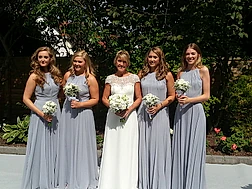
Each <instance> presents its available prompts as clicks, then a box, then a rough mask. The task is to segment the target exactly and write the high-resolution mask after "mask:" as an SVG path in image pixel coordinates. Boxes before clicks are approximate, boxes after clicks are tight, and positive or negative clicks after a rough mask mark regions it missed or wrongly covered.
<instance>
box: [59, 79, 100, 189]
mask: <svg viewBox="0 0 252 189" xmlns="http://www.w3.org/2000/svg"><path fill="white" fill-rule="evenodd" d="M67 83H73V84H75V85H78V87H79V89H80V90H81V91H80V92H79V95H78V100H79V101H80V102H83V101H87V100H89V99H90V94H89V88H88V85H87V81H86V78H85V76H82V75H80V76H75V75H73V76H70V77H69V78H68V80H67ZM58 167H59V168H58V173H59V178H58V179H59V181H58V183H59V185H58V188H60V189H65V188H67V189H94V188H96V186H97V184H98V164H97V148H96V131H95V122H94V116H93V111H92V109H91V108H76V109H72V108H71V102H70V101H69V100H68V99H67V98H66V100H65V102H64V105H63V108H62V116H61V120H60V140H59V156H58Z"/></svg>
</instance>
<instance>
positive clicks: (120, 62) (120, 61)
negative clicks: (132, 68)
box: [115, 56, 129, 72]
mask: <svg viewBox="0 0 252 189" xmlns="http://www.w3.org/2000/svg"><path fill="white" fill-rule="evenodd" d="M115 66H116V69H117V70H118V71H119V72H126V69H127V67H128V66H129V64H128V62H127V58H126V57H124V56H119V57H118V58H117V60H116V62H115Z"/></svg>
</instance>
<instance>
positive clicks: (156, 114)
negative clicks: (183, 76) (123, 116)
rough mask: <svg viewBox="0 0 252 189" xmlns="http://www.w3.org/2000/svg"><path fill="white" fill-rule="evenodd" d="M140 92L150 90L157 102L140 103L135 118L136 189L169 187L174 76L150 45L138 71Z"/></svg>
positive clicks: (159, 54) (162, 56) (166, 188)
mask: <svg viewBox="0 0 252 189" xmlns="http://www.w3.org/2000/svg"><path fill="white" fill-rule="evenodd" d="M138 75H139V77H140V79H141V88H142V95H143V96H145V95H146V94H148V93H151V94H153V95H155V96H157V97H159V99H160V103H158V104H157V105H156V106H153V107H150V108H149V109H148V112H149V113H150V114H151V115H152V119H150V117H149V113H147V111H146V109H147V107H146V106H145V105H144V104H143V102H142V103H141V105H140V108H139V110H138V121H139V131H140V133H139V181H138V182H139V186H138V187H139V189H154V188H155V189H169V188H170V180H171V179H170V178H171V139H170V120H169V107H168V105H169V104H170V103H172V102H173V101H174V99H175V91H174V88H173V85H174V79H173V76H172V74H171V72H170V71H169V69H168V65H167V63H166V61H165V56H164V53H163V51H162V50H161V48H159V47H153V48H151V49H150V50H149V51H148V52H147V54H146V57H145V60H144V67H143V69H142V70H140V72H139V74H138Z"/></svg>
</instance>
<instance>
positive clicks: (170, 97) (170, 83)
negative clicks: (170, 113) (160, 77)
mask: <svg viewBox="0 0 252 189" xmlns="http://www.w3.org/2000/svg"><path fill="white" fill-rule="evenodd" d="M165 79H166V87H167V98H166V99H165V100H164V101H162V102H161V103H160V106H161V108H162V107H164V106H168V105H169V104H171V103H172V102H173V101H174V100H175V89H174V78H173V75H172V73H171V72H168V74H167V75H166V77H165Z"/></svg>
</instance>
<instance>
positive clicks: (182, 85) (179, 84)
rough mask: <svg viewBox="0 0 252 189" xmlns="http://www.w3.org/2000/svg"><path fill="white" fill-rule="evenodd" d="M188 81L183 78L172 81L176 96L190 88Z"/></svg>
mask: <svg viewBox="0 0 252 189" xmlns="http://www.w3.org/2000/svg"><path fill="white" fill-rule="evenodd" d="M190 87H191V86H190V83H189V82H188V81H185V80H184V79H177V80H176V81H175V83H174V88H175V90H176V92H177V94H178V96H181V95H183V94H185V92H186V91H187V90H188V89H189V88H190Z"/></svg>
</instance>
